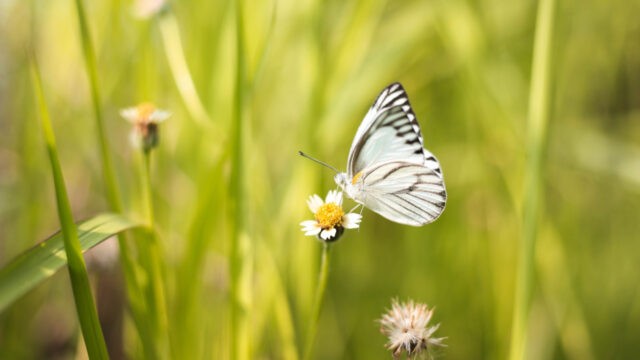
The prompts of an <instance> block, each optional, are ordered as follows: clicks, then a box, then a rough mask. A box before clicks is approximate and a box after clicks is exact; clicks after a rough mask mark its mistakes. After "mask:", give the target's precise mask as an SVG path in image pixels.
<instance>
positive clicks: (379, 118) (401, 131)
mask: <svg viewBox="0 0 640 360" xmlns="http://www.w3.org/2000/svg"><path fill="white" fill-rule="evenodd" d="M393 160H402V161H407V162H412V163H419V164H424V165H426V166H428V167H430V168H431V169H433V170H434V171H435V172H436V173H437V174H441V171H440V165H439V163H438V161H437V160H436V158H435V157H434V156H433V155H432V154H431V153H430V152H428V151H427V150H425V149H424V144H423V140H422V134H421V133H420V126H419V125H418V122H417V120H416V116H415V114H414V113H413V110H412V109H411V104H410V103H409V98H408V96H407V93H406V92H405V90H404V88H403V87H402V85H400V84H399V83H393V84H391V85H389V86H387V87H386V88H385V89H384V90H382V92H381V93H380V95H378V98H377V99H376V101H375V102H374V103H373V105H372V106H371V108H370V109H369V111H368V112H367V115H366V116H365V118H364V120H363V121H362V124H361V125H360V127H359V128H358V131H357V132H356V136H355V138H354V140H353V143H352V145H351V151H350V152H349V159H348V164H347V170H348V174H349V175H350V176H354V175H355V174H357V173H359V172H360V171H362V170H364V169H365V168H366V167H367V166H371V165H372V164H378V163H383V162H386V161H393Z"/></svg>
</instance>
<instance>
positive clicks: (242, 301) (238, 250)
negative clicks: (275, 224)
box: [229, 0, 252, 359]
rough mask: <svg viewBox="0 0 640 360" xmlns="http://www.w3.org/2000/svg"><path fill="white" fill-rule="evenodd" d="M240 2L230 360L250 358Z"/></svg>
mask: <svg viewBox="0 0 640 360" xmlns="http://www.w3.org/2000/svg"><path fill="white" fill-rule="evenodd" d="M242 11H243V6H242V0H236V2H235V15H236V74H235V91H234V103H233V117H232V119H231V121H232V124H231V174H230V179H229V181H230V185H229V186H230V192H229V195H230V197H231V198H230V199H229V200H230V207H231V208H230V210H231V224H230V225H231V226H230V229H231V232H230V235H231V238H230V247H229V252H230V255H229V256H230V277H231V284H230V292H231V308H230V320H231V329H230V334H231V336H230V338H231V339H230V358H231V359H248V358H250V348H251V339H250V329H249V327H248V315H249V312H250V308H249V307H250V297H251V294H250V293H249V292H250V288H251V286H250V284H251V278H250V277H251V274H250V271H251V264H252V259H251V248H250V247H251V244H250V240H249V238H248V236H247V234H245V229H244V227H245V222H244V218H245V216H246V214H245V204H244V186H243V184H244V169H243V158H244V156H243V141H242V138H243V132H242V129H243V118H244V116H243V115H244V114H243V111H244V101H245V82H246V73H245V69H246V66H245V64H246V58H245V49H244V34H243V14H242Z"/></svg>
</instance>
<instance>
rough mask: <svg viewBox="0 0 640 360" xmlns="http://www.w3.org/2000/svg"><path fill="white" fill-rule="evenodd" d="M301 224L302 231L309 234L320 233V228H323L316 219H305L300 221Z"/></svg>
mask: <svg viewBox="0 0 640 360" xmlns="http://www.w3.org/2000/svg"><path fill="white" fill-rule="evenodd" d="M300 226H302V231H303V232H304V234H305V235H307V236H312V235H318V233H319V232H320V230H322V228H320V224H318V222H317V221H315V220H305V221H303V222H301V223H300Z"/></svg>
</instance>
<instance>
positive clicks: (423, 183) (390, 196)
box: [361, 161, 447, 226]
mask: <svg viewBox="0 0 640 360" xmlns="http://www.w3.org/2000/svg"><path fill="white" fill-rule="evenodd" d="M362 195H363V196H362V199H361V200H362V202H363V203H364V205H365V206H366V207H368V208H370V209H371V210H373V211H375V212H377V213H378V214H380V215H382V216H384V217H386V218H387V219H389V220H392V221H395V222H398V223H401V224H406V225H413V226H421V225H425V224H428V223H430V222H433V221H434V220H435V219H437V218H438V217H439V216H440V214H442V211H443V210H444V206H445V203H446V199H447V194H446V191H445V186H444V182H443V180H442V176H441V175H440V174H439V173H437V172H435V171H434V170H433V169H431V168H430V167H428V166H425V165H422V164H415V163H411V162H405V161H389V162H385V163H382V164H379V165H373V166H371V167H369V168H367V169H365V170H363V175H362Z"/></svg>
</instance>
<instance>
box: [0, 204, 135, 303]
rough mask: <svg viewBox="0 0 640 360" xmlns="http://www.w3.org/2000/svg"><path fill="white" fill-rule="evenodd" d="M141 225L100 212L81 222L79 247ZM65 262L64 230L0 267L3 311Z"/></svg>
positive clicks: (97, 242) (86, 247)
mask: <svg viewBox="0 0 640 360" xmlns="http://www.w3.org/2000/svg"><path fill="white" fill-rule="evenodd" d="M140 226H141V224H139V223H136V222H133V221H131V220H129V219H128V218H126V217H124V216H121V215H118V214H112V213H104V214H99V215H97V216H95V217H93V218H91V219H89V220H86V221H83V222H81V223H80V224H78V238H79V239H80V247H81V248H82V251H83V252H85V251H87V250H89V249H91V248H92V247H94V246H96V245H98V244H100V243H101V242H103V241H104V240H106V239H108V238H110V237H112V236H114V235H116V234H118V233H120V232H123V231H125V230H129V229H132V228H135V227H140ZM65 265H67V255H66V254H65V251H64V242H63V239H62V233H61V232H58V233H56V234H54V235H52V236H51V237H49V238H48V239H46V240H45V241H43V242H41V243H39V244H37V245H35V246H34V247H32V248H31V249H29V250H27V251H25V252H24V253H22V254H21V255H18V257H16V258H15V259H13V260H12V261H11V262H10V263H9V264H7V265H6V266H5V267H4V268H2V269H0V313H1V312H2V311H4V310H5V309H6V308H7V307H8V306H9V305H11V304H12V303H14V302H15V301H16V300H18V299H19V298H20V297H21V296H22V295H24V294H26V293H27V292H28V291H30V290H32V289H33V288H35V287H36V286H37V285H39V284H41V283H42V282H44V281H45V280H47V279H48V278H49V277H51V276H52V275H53V274H55V273H56V272H57V271H58V270H60V269H61V268H62V267H63V266H65Z"/></svg>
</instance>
